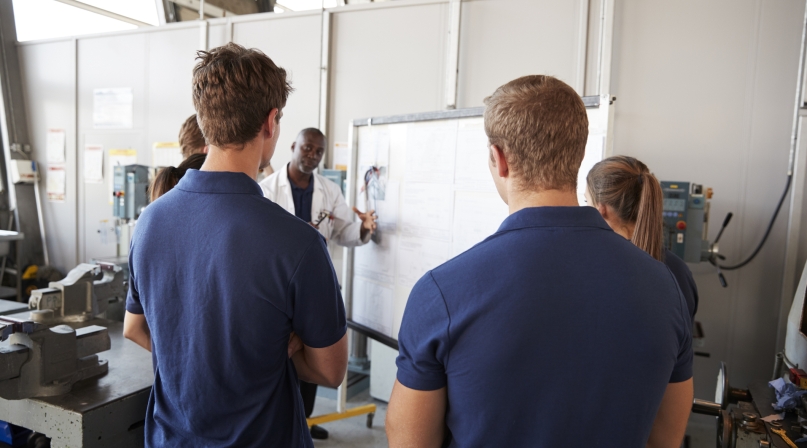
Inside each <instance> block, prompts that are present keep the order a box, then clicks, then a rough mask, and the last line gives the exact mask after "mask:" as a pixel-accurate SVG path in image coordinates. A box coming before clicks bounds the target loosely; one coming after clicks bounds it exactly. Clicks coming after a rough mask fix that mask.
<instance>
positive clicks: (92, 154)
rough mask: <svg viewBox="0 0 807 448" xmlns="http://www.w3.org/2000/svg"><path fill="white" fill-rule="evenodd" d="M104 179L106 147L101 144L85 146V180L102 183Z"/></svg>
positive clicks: (86, 181)
mask: <svg viewBox="0 0 807 448" xmlns="http://www.w3.org/2000/svg"><path fill="white" fill-rule="evenodd" d="M103 181H104V148H103V147H102V146H101V145H85V146H84V182H85V183H88V184H100V183H101V182H103Z"/></svg>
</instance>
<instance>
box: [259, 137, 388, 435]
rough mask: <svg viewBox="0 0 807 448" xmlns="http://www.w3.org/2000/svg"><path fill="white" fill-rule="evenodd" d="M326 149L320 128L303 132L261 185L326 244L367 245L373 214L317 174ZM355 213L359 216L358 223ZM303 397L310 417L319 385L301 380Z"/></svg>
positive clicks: (315, 429) (318, 432)
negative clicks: (286, 159) (283, 163)
mask: <svg viewBox="0 0 807 448" xmlns="http://www.w3.org/2000/svg"><path fill="white" fill-rule="evenodd" d="M325 147H326V139H325V135H324V134H323V133H322V131H320V130H319V129H315V128H307V129H303V130H302V131H300V133H299V134H298V135H297V139H296V140H295V141H294V143H292V144H291V151H292V158H291V162H289V163H288V164H287V165H286V166H283V167H279V169H278V170H277V171H276V172H275V173H274V174H272V175H271V176H269V177H267V178H266V179H264V180H262V181H261V182H260V186H261V188H262V189H263V195H264V196H265V197H266V198H267V199H269V200H271V201H273V202H275V203H276V204H278V205H280V206H281V207H283V208H284V209H286V211H288V212H289V213H291V214H294V215H295V216H297V217H298V218H300V219H302V220H303V221H305V222H308V223H310V224H311V225H313V226H314V227H316V228H317V229H318V230H319V232H320V233H321V234H322V236H324V237H325V239H326V240H327V241H334V242H335V243H336V244H339V245H340V246H346V247H354V246H360V245H362V244H366V243H367V242H369V241H370V237H371V236H372V234H373V231H375V229H376V216H375V215H374V211H373V210H369V211H368V212H367V213H362V212H360V211H359V210H358V209H356V208H355V207H353V210H352V211H351V210H350V209H349V208H348V206H347V203H346V202H345V198H344V197H343V196H342V189H341V188H340V187H339V186H338V185H336V184H335V183H333V182H332V181H331V180H329V179H327V178H325V177H323V176H321V175H319V174H317V173H315V172H314V171H315V170H316V169H317V167H318V166H319V163H320V162H321V161H322V156H323V155H324V154H325ZM354 214H355V215H357V216H358V217H359V219H358V220H357V221H356V220H354V216H353V215H354ZM300 394H301V395H302V397H303V404H304V405H305V415H306V417H310V416H311V412H312V411H313V410H314V400H315V398H316V395H317V385H316V384H311V383H306V382H304V381H300ZM311 436H312V437H313V438H315V439H326V438H328V431H326V430H325V429H324V428H321V427H319V426H313V427H312V428H311Z"/></svg>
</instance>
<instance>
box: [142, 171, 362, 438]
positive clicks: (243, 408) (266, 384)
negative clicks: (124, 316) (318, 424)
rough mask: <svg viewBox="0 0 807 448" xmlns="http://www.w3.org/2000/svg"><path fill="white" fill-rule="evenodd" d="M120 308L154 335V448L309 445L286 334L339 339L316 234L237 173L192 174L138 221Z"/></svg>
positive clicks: (337, 303)
mask: <svg viewBox="0 0 807 448" xmlns="http://www.w3.org/2000/svg"><path fill="white" fill-rule="evenodd" d="M129 266H130V269H131V283H130V286H129V297H128V299H127V301H126V310H127V311H129V312H130V313H135V314H145V317H146V322H147V323H148V325H149V329H150V330H151V339H152V350H153V354H152V358H153V362H154V387H153V388H152V390H151V395H150V397H149V404H148V409H147V415H146V428H145V430H146V445H147V446H150V447H164V446H170V447H202V446H204V447H231V446H239V447H241V446H243V447H267V446H278V447H280V446H282V447H312V446H313V443H312V441H311V436H310V433H309V431H308V428H307V425H306V421H305V415H304V411H303V403H302V399H301V397H300V392H299V388H298V386H297V372H296V370H295V368H294V365H293V363H292V361H291V360H290V359H289V358H288V353H287V349H288V344H289V336H290V334H291V332H292V331H294V332H295V333H296V334H297V335H298V336H299V337H300V338H301V339H302V341H303V343H305V344H306V345H308V346H310V347H315V348H322V347H328V346H330V345H333V344H335V343H336V342H338V341H339V340H340V339H341V338H342V336H343V335H344V334H345V331H346V329H347V328H346V323H345V310H344V306H343V302H342V297H341V295H340V292H339V286H338V284H337V282H336V274H335V273H334V270H333V266H332V265H331V261H330V257H329V256H328V252H327V249H326V247H325V243H324V241H323V238H322V237H321V236H320V234H319V233H318V232H317V230H316V229H314V228H313V227H311V226H310V225H308V224H306V223H304V222H302V221H300V220H299V219H297V218H296V217H294V216H293V215H291V214H289V213H287V212H286V211H285V210H283V209H282V208H281V207H280V206H278V205H277V204H275V203H273V202H272V201H270V200H268V199H266V198H264V197H263V192H262V191H261V188H260V187H259V186H258V184H257V183H255V181H254V180H252V179H251V178H249V177H248V176H247V175H245V174H243V173H228V172H206V171H204V172H203V171H197V170H188V172H187V173H186V174H185V176H184V177H183V178H182V180H181V181H180V182H179V184H178V185H177V186H176V187H175V188H174V189H173V190H171V191H169V192H168V193H166V194H165V195H164V196H162V197H160V198H159V199H158V200H156V201H154V203H152V204H151V205H149V206H148V207H147V208H146V209H145V211H144V212H143V214H142V215H141V217H140V219H139V220H138V222H137V226H136V228H135V232H134V236H133V238H132V245H131V251H130V255H129Z"/></svg>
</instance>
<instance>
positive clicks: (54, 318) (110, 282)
mask: <svg viewBox="0 0 807 448" xmlns="http://www.w3.org/2000/svg"><path fill="white" fill-rule="evenodd" d="M48 286H49V287H48V288H43V289H37V290H35V291H34V292H32V293H31V298H30V299H28V308H30V309H32V310H34V312H32V313H31V319H32V320H34V321H36V322H40V323H51V324H52V323H55V322H83V321H86V320H89V319H92V318H93V317H94V316H97V315H99V314H101V313H103V312H105V311H106V309H107V305H108V304H109V299H112V298H115V297H119V298H122V299H125V298H126V292H127V290H128V288H127V284H126V282H125V281H124V280H123V270H122V269H121V268H120V267H118V266H115V265H113V264H108V263H99V264H89V263H82V264H80V265H78V266H76V267H75V268H73V270H71V271H70V272H68V273H67V277H65V278H64V279H62V280H59V281H58V282H51V283H50V284H49V285H48ZM45 310H50V311H51V312H41V311H45Z"/></svg>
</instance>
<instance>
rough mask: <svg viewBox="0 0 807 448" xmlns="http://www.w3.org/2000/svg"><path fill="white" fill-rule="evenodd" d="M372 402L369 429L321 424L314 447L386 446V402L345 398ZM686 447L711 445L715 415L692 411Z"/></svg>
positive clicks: (349, 423) (330, 405) (320, 409)
mask: <svg viewBox="0 0 807 448" xmlns="http://www.w3.org/2000/svg"><path fill="white" fill-rule="evenodd" d="M368 403H375V404H376V406H377V407H378V411H377V412H376V414H375V418H373V427H372V429H369V428H367V426H365V423H366V422H367V420H366V417H365V416H363V415H362V416H359V417H353V418H349V419H345V420H339V421H335V422H331V423H328V424H326V425H323V427H324V428H325V429H327V430H328V432H329V433H330V435H329V437H328V440H314V446H316V447H323V448H324V447H334V448H336V447H351V448H376V447H378V448H382V447H387V446H389V445H388V444H387V437H386V435H385V433H384V418H385V416H386V415H387V404H386V403H384V402H383V401H378V400H375V399H373V398H372V397H370V394H369V392H368V391H364V392H362V393H360V394H358V395H356V396H355V397H353V398H352V399H350V400H348V405H347V406H348V408H351V407H353V406H360V405H363V404H368ZM331 412H336V401H335V400H331V399H328V398H325V397H321V396H318V397H317V402H316V405H315V406H314V415H315V416H316V415H322V414H329V413H331ZM687 435H689V438H690V439H689V448H712V447H714V446H715V441H716V436H717V422H716V421H715V418H714V417H709V416H705V415H692V416H691V417H690V419H689V424H688V425H687Z"/></svg>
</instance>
